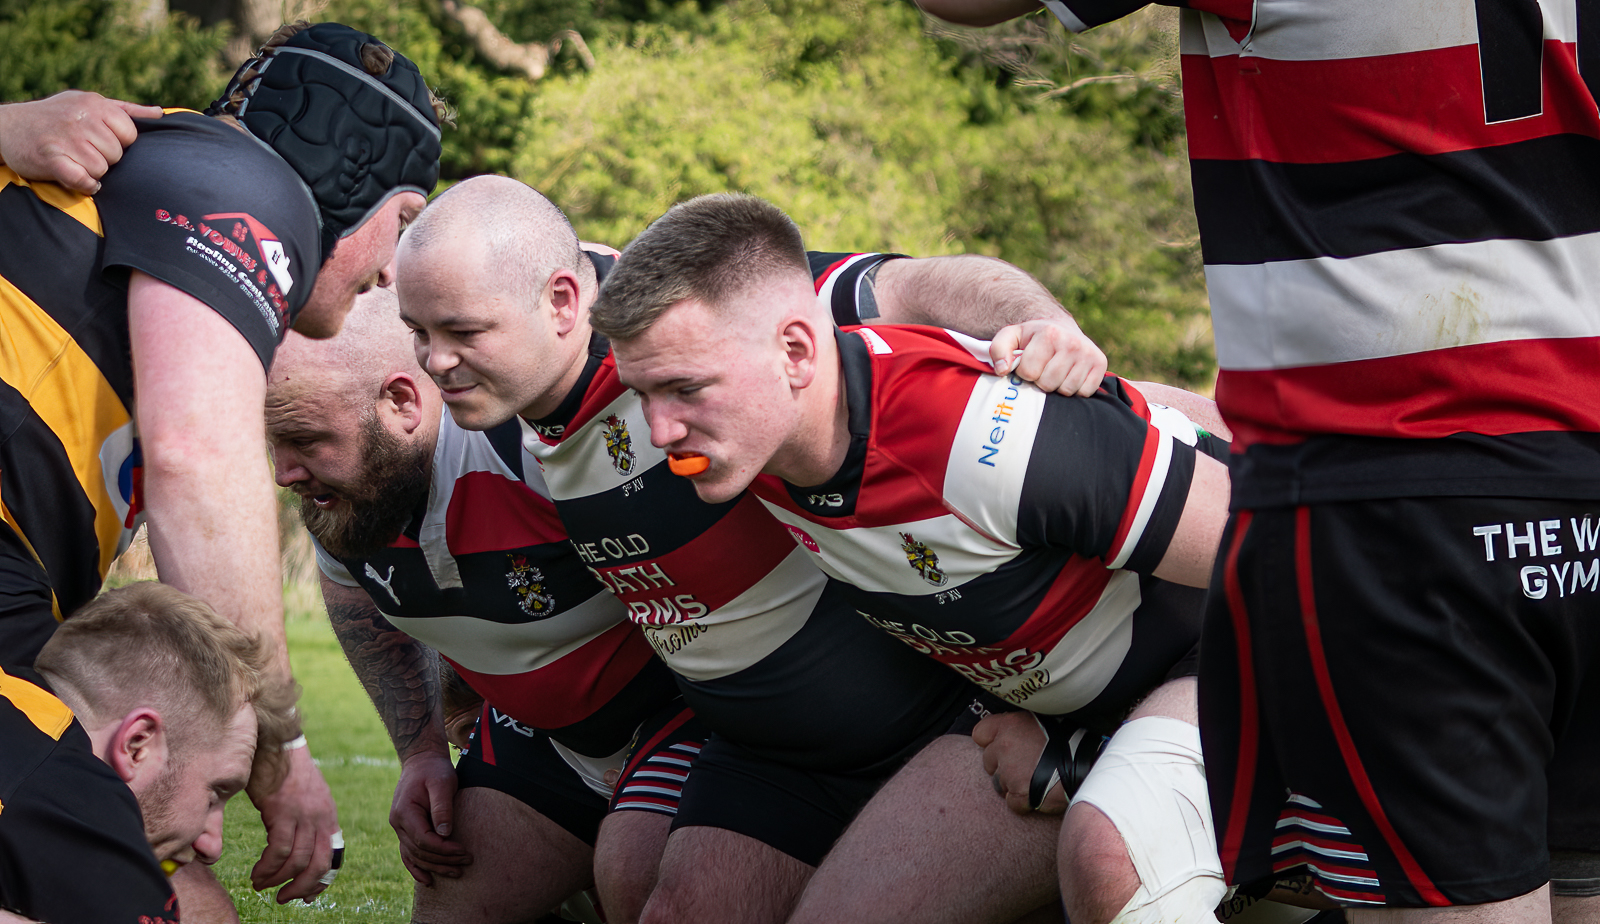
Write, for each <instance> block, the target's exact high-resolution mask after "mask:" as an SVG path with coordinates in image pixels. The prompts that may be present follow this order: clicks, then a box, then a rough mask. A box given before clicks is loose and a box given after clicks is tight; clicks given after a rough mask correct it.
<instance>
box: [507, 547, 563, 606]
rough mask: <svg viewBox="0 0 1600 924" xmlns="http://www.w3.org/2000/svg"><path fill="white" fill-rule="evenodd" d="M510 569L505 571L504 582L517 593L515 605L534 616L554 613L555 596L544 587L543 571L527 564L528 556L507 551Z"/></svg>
mask: <svg viewBox="0 0 1600 924" xmlns="http://www.w3.org/2000/svg"><path fill="white" fill-rule="evenodd" d="M507 557H509V558H510V559H511V570H510V571H507V572H506V584H507V585H508V586H510V588H511V589H512V590H513V591H514V592H515V593H516V595H517V606H518V607H520V608H521V609H522V611H523V612H524V613H527V614H528V615H529V616H534V617H541V618H542V617H546V616H553V615H555V608H556V598H555V597H553V596H551V595H550V594H548V593H545V589H544V572H543V571H540V570H539V569H538V568H535V567H534V566H532V565H530V564H528V556H526V555H518V554H516V553H515V552H508V553H507Z"/></svg>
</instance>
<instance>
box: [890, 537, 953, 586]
mask: <svg viewBox="0 0 1600 924" xmlns="http://www.w3.org/2000/svg"><path fill="white" fill-rule="evenodd" d="M900 549H901V550H902V551H904V552H905V553H906V561H908V562H910V563H911V567H913V568H915V569H917V573H918V574H920V575H922V579H923V580H924V581H927V582H928V583H929V584H932V585H933V586H935V587H942V586H944V582H945V580H946V578H945V576H944V572H943V571H940V570H939V556H938V554H937V553H936V552H934V551H933V550H932V549H930V548H928V546H927V545H926V544H925V543H921V542H918V541H917V539H916V537H915V536H913V535H911V534H910V533H901V534H900Z"/></svg>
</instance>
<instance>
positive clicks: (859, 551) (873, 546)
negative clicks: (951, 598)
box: [761, 500, 1020, 597]
mask: <svg viewBox="0 0 1600 924" xmlns="http://www.w3.org/2000/svg"><path fill="white" fill-rule="evenodd" d="M761 503H762V504H764V505H765V506H766V508H767V509H768V510H769V511H771V512H772V515H773V516H775V517H777V518H778V519H779V521H781V522H783V523H784V524H786V525H791V526H793V527H794V528H795V529H798V530H801V531H802V532H804V533H805V534H806V535H808V536H812V535H814V534H815V533H816V532H818V531H821V530H826V529H827V527H826V526H822V525H820V524H816V523H813V522H811V521H810V520H807V519H806V518H805V517H802V516H800V515H799V514H796V513H791V512H790V511H788V510H785V509H783V508H782V507H778V506H775V505H773V504H769V503H767V502H766V501H765V500H763V501H762V502H761ZM837 532H840V533H842V534H844V535H843V536H842V537H841V541H838V542H833V541H827V540H825V539H824V540H818V541H819V548H820V549H821V550H822V551H821V552H819V553H816V554H815V555H814V558H815V560H816V562H817V564H818V565H820V566H821V567H822V570H823V571H825V572H827V573H828V574H829V575H831V576H832V577H835V578H837V579H839V580H841V581H844V582H845V583H846V584H853V585H855V586H856V587H860V588H861V589H863V590H868V591H873V592H880V593H891V594H904V595H905V596H908V597H925V596H931V595H933V594H936V593H941V592H943V591H947V590H949V589H951V588H952V587H960V586H961V585H962V584H965V583H966V582H968V581H970V580H972V579H973V578H976V577H978V576H979V575H983V574H988V573H989V572H990V571H993V570H995V569H996V568H998V567H1000V566H1001V565H1003V564H1005V563H1006V562H1008V561H1010V560H1011V559H1013V558H1015V557H1017V553H1018V551H1020V550H1019V549H1018V547H1017V546H1016V545H1015V544H1011V545H1006V544H1002V543H999V542H994V541H992V540H990V539H987V538H985V537H984V536H982V535H980V534H979V533H978V532H977V531H976V530H974V529H973V528H972V527H970V526H968V525H967V524H966V523H964V522H962V521H961V519H960V518H958V517H956V516H954V515H953V514H947V515H945V516H942V517H933V518H932V519H928V520H918V521H916V522H911V523H896V524H894V525H892V526H857V527H855V528H854V529H849V530H838V531H837ZM902 532H903V533H906V534H907V535H909V536H910V537H911V538H912V539H913V540H915V541H916V542H920V543H922V544H923V545H925V546H927V547H928V548H929V549H930V550H932V551H933V553H934V554H936V555H937V556H938V567H939V569H940V571H941V572H942V573H943V575H944V577H943V583H940V584H934V583H932V582H930V581H929V580H927V579H926V578H924V577H923V576H922V575H923V572H921V571H918V570H917V569H916V568H915V567H913V566H912V564H911V562H910V561H909V560H908V559H907V556H906V551H905V549H904V547H903V546H904V543H905V540H904V539H902V538H901V537H900V534H901V533H902ZM1013 532H1015V529H1014V528H1013Z"/></svg>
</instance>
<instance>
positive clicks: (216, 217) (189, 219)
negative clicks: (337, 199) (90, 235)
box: [95, 112, 322, 365]
mask: <svg viewBox="0 0 1600 924" xmlns="http://www.w3.org/2000/svg"><path fill="white" fill-rule="evenodd" d="M139 129H140V134H139V138H138V140H137V141H136V142H135V143H134V144H133V145H131V146H130V147H129V148H128V150H127V152H126V154H125V155H124V156H123V159H122V161H121V162H120V163H118V164H117V165H116V166H115V167H114V168H112V169H111V170H110V171H109V172H108V173H107V174H106V176H105V179H104V180H103V181H102V182H103V186H102V189H101V190H100V192H99V193H97V194H96V196H95V206H96V208H97V209H98V210H99V213H100V221H101V225H102V227H103V229H104V234H105V257H104V261H103V266H104V268H105V269H106V270H108V271H116V270H130V269H131V270H139V271H140V272H144V273H147V274H149V275H151V276H153V277H155V278H157V279H160V280H161V281H162V282H165V283H167V284H169V285H172V286H174V287H176V288H178V289H181V290H183V291H184V292H185V293H187V294H189V295H191V296H193V297H195V298H196V299H199V300H200V301H202V302H204V303H205V304H207V305H210V306H211V307H212V308H214V309H216V310H217V311H218V313H220V314H222V315H223V316H224V317H226V318H228V320H229V321H230V322H232V323H233V324H234V326H236V327H237V328H238V329H239V331H240V333H242V334H243V335H244V336H245V338H246V339H247V340H249V341H250V343H251V345H252V346H254V347H255V348H256V351H257V353H258V354H259V355H260V356H261V358H262V362H263V365H265V364H266V362H267V361H268V360H269V359H270V357H271V354H272V350H273V349H274V348H275V347H276V345H277V343H278V342H279V341H280V340H281V339H282V338H283V334H284V332H285V331H286V330H287V328H288V326H289V324H290V323H292V322H293V319H294V317H295V315H296V314H297V313H298V312H299V310H300V308H301V306H303V305H304V304H305V302H306V299H307V297H308V296H309V295H310V294H311V289H312V287H313V286H314V285H315V282H316V274H317V269H318V268H319V267H320V266H321V264H322V253H321V238H320V231H319V228H318V217H317V209H316V204H315V202H314V201H313V200H312V199H311V195H310V192H309V190H307V189H306V187H305V185H304V184H303V183H302V182H301V181H300V179H299V177H298V176H297V175H296V174H295V173H294V171H293V170H292V169H291V168H290V167H289V166H288V165H287V164H285V163H284V162H283V161H282V159H280V158H279V157H278V156H277V155H276V154H274V153H273V152H272V151H271V150H269V149H267V148H266V147H265V146H264V145H262V144H261V143H260V142H258V141H256V140H255V139H254V138H253V137H251V136H249V135H246V134H244V133H242V132H240V131H237V130H235V129H233V128H232V127H230V126H228V125H225V124H223V123H221V122H218V121H216V120H214V119H209V118H206V117H204V116H201V115H198V114H196V113H190V112H177V113H172V114H169V115H167V116H166V117H164V118H162V119H159V120H156V121H141V122H139Z"/></svg>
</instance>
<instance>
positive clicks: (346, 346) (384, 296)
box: [267, 288, 428, 405]
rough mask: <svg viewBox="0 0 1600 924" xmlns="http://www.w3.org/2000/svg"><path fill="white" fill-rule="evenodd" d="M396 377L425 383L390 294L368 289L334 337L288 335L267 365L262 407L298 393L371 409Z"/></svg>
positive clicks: (386, 291) (406, 331) (408, 333)
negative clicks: (340, 399)
mask: <svg viewBox="0 0 1600 924" xmlns="http://www.w3.org/2000/svg"><path fill="white" fill-rule="evenodd" d="M397 372H400V373H405V374H407V375H410V376H413V377H415V378H416V379H418V380H420V381H422V382H427V381H428V377H427V376H426V375H424V374H423V373H422V369H421V368H420V367H418V365H417V354H416V351H415V350H414V349H413V348H412V345H411V330H410V328H408V327H406V326H405V324H403V323H402V322H401V321H400V306H399V302H398V301H397V300H396V298H395V294H394V292H393V291H391V290H389V289H381V288H380V289H372V290H370V291H368V292H366V293H364V294H362V295H360V296H359V297H357V298H356V302H355V307H353V308H352V309H350V314H349V316H348V317H347V318H346V319H345V322H344V327H343V328H342V329H341V330H340V331H339V333H338V335H337V336H334V337H329V338H328V339H326V340H312V339H309V338H307V337H302V336H300V335H299V334H296V333H293V332H290V334H289V335H288V337H286V338H285V339H284V342H283V346H282V347H280V348H279V349H278V353H277V356H276V357H274V358H273V361H272V372H271V374H270V375H269V376H268V378H267V403H268V404H269V405H272V404H273V403H275V402H274V399H276V398H283V397H286V396H288V395H289V394H297V393H301V392H319V393H323V394H327V395H338V396H342V397H343V398H345V399H347V400H348V401H350V402H367V403H370V402H372V401H376V400H377V399H378V396H379V393H380V392H381V391H382V389H383V383H384V380H385V379H387V378H388V377H389V376H390V375H392V374H394V373H397Z"/></svg>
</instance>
